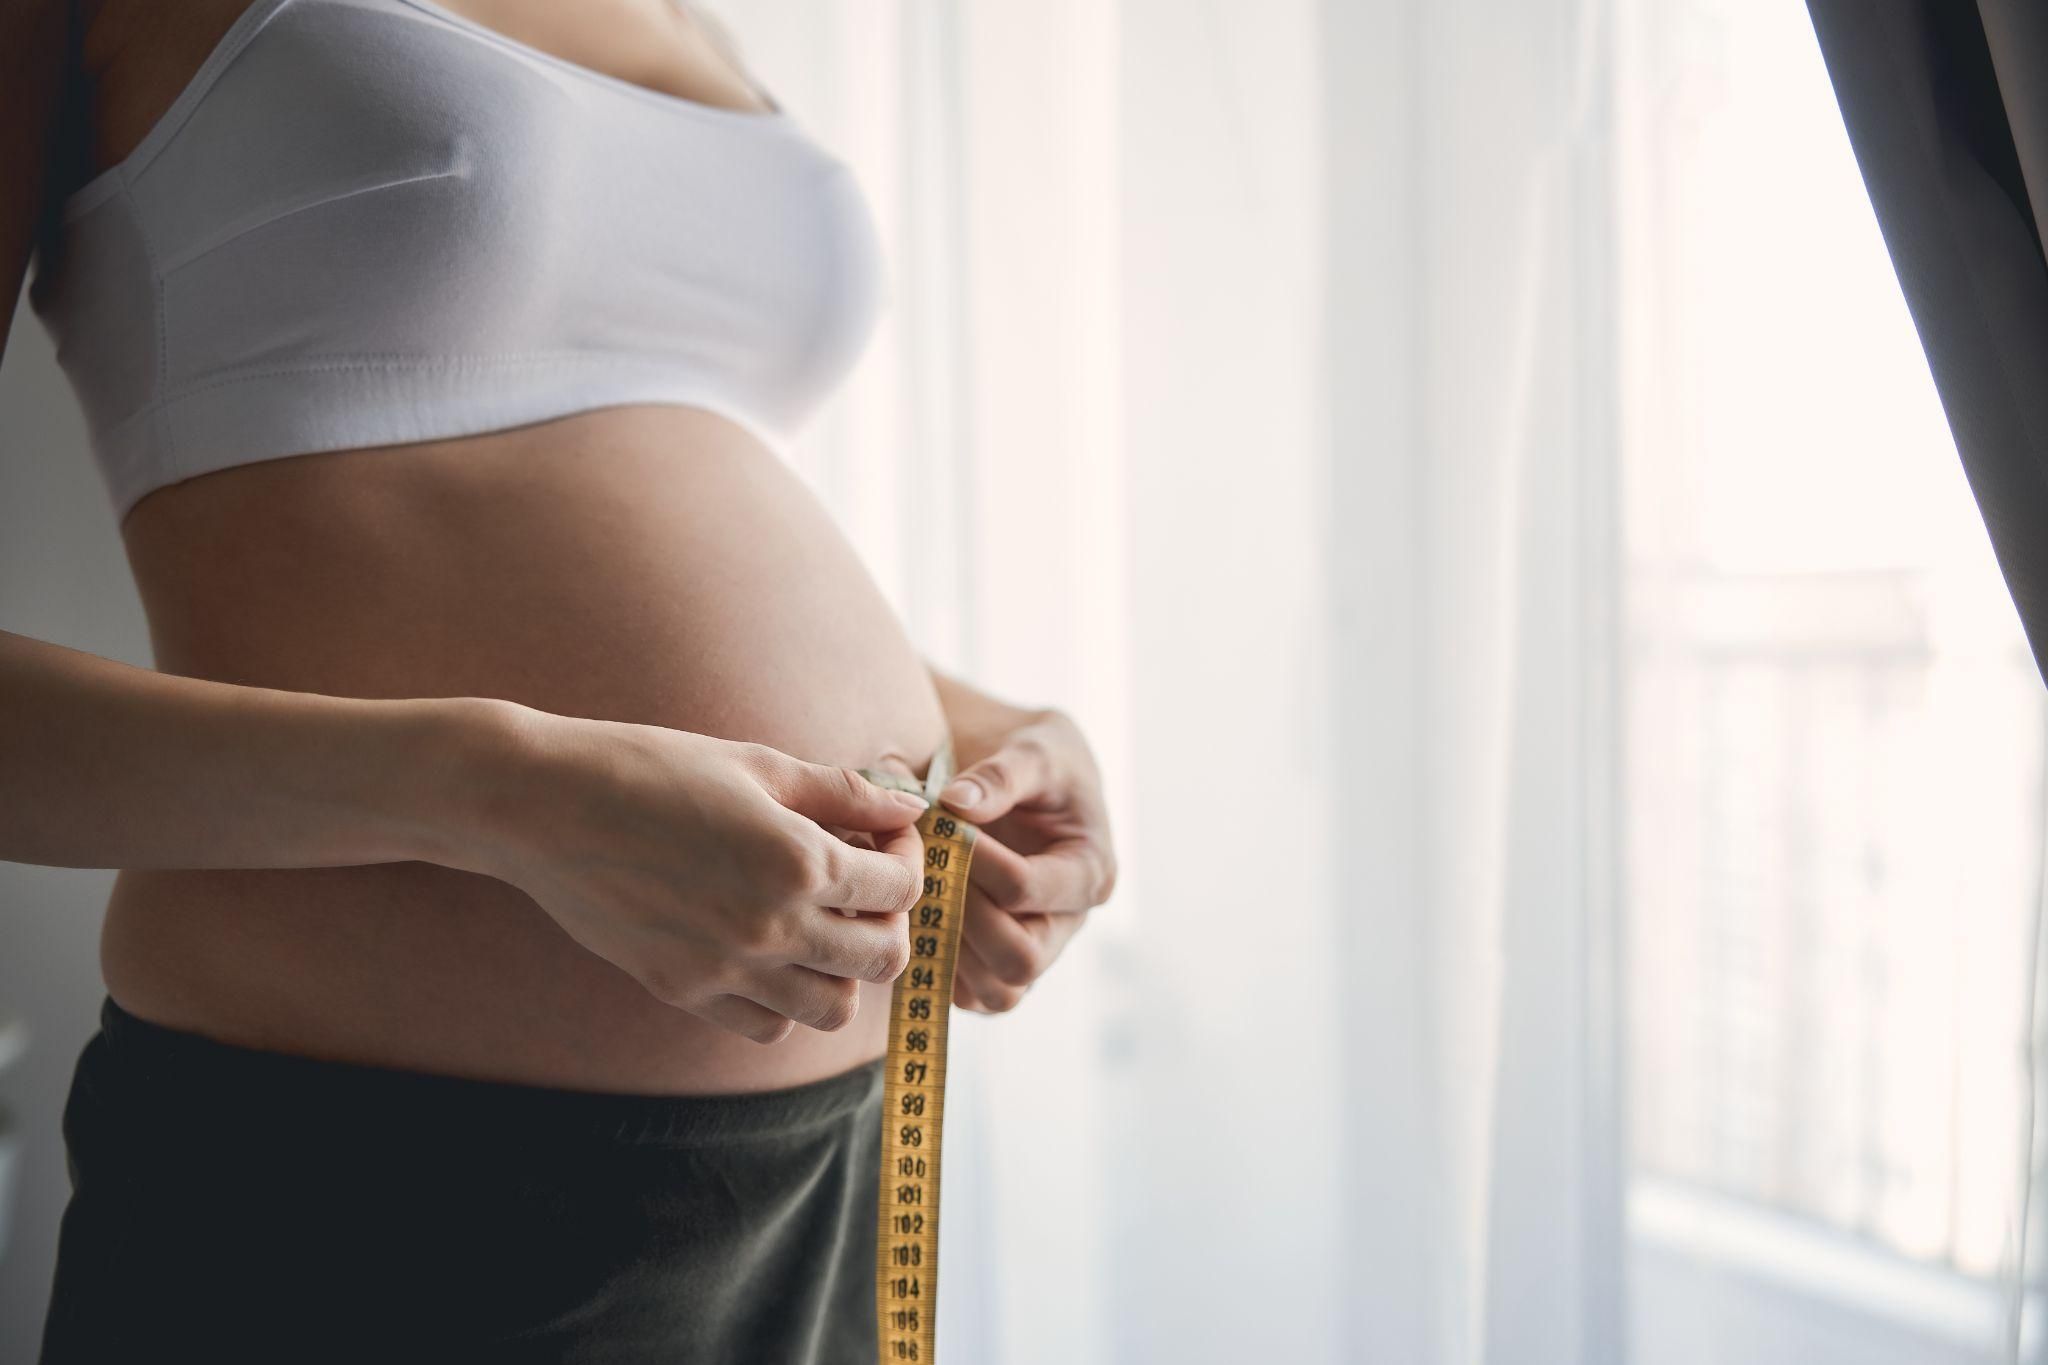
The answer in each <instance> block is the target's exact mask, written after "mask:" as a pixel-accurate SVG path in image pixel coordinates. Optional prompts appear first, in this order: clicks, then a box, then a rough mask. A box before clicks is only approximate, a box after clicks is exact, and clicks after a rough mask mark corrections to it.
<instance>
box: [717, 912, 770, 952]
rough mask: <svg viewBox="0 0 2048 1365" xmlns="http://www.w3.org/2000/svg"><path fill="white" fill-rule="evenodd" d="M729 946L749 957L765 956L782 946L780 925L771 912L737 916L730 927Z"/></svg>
mask: <svg viewBox="0 0 2048 1365" xmlns="http://www.w3.org/2000/svg"><path fill="white" fill-rule="evenodd" d="M730 940H731V944H732V946H733V947H734V948H736V949H738V950H739V951H740V952H741V953H744V954H746V955H748V956H750V957H758V956H765V955H767V954H770V953H773V952H774V951H775V950H776V949H777V948H779V947H781V946H782V925H781V921H780V919H779V917H778V916H776V915H775V914H773V913H772V912H759V913H754V914H745V915H741V916H739V917H738V918H737V919H736V920H735V921H734V923H733V925H732V930H731V934H730Z"/></svg>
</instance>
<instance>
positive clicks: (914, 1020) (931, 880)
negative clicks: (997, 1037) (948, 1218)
mask: <svg viewBox="0 0 2048 1365" xmlns="http://www.w3.org/2000/svg"><path fill="white" fill-rule="evenodd" d="M917 828H918V833H920V834H921V835H923V836H924V889H923V892H922V894H921V895H920V896H919V897H918V901H917V905H916V908H914V909H913V910H912V911H911V912H910V965H909V966H907V967H905V968H904V969H903V975H901V976H899V977H897V978H896V986H895V989H894V992H893V993H892V995H891V996H890V1000H889V1056H888V1061H887V1067H888V1070H887V1071H886V1072H885V1073H884V1076H883V1084H882V1183H881V1197H880V1204H879V1207H878V1208H877V1210H876V1215H877V1216H876V1223H875V1312H876V1316H877V1319H878V1321H877V1324H876V1326H877V1340H878V1342H879V1345H880V1351H881V1362H882V1365H898V1362H916V1365H935V1356H934V1350H933V1345H934V1342H935V1341H936V1339H937V1325H938V1324H937V1311H936V1310H937V1308H938V1296H939V1151H940V1135H941V1133H942V1131H943V1129H944V1126H945V1120H946V1026H947V1021H948V1019H949V1017H950V1015H951V1013H952V1004H953V968H954V964H955V962H956V961H957V959H958V957H959V953H960V922H961V920H962V919H964V918H965V917H966V914H967V867H968V863H969V861H970V860H971V859H972V858H973V856H974V835H975V829H974V826H973V825H970V824H968V823H967V822H966V821H964V820H962V819H960V818H959V817H958V816H956V815H952V814H949V813H947V812H945V811H943V810H941V809H940V808H939V807H938V805H936V804H934V805H933V806H932V807H931V808H930V809H929V810H927V811H926V812H925V813H924V816H923V818H921V819H920V820H919V821H918V822H917Z"/></svg>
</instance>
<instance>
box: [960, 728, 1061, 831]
mask: <svg viewBox="0 0 2048 1365" xmlns="http://www.w3.org/2000/svg"><path fill="white" fill-rule="evenodd" d="M1052 777H1053V774H1052V762H1051V760H1050V759H1049V758H1048V757H1047V755H1046V751H1045V748H1044V747H1043V746H1042V745H1040V744H1038V743H1036V742H1035V741H1033V740H1031V739H1029V738H1028V737H1018V738H1013V739H1011V740H1010V741H1009V742H1007V743H1005V744H1004V745H1003V747H1002V748H1000V749H998V750H996V751H995V752H994V753H992V754H990V755H989V756H988V757H987V758H984V759H983V760H981V762H979V763H970V764H969V765H968V766H966V767H965V768H962V769H961V770H960V771H959V772H958V773H956V774H954V776H953V780H952V781H950V782H948V783H947V784H946V786H945V789H944V790H943V791H941V792H940V793H939V800H940V801H942V802H944V803H945V804H946V805H947V806H950V807H951V808H952V809H954V810H956V811H958V812H960V814H962V815H964V816H966V817H967V818H968V819H969V820H973V821H975V822H976V823H978V824H987V823H988V822H989V821H991V820H995V819H999V818H1001V817H1002V816H1004V815H1007V814H1008V813H1009V812H1010V810H1011V809H1012V808H1014V807H1015V806H1017V805H1018V804H1020V803H1023V802H1027V801H1029V800H1031V799H1032V798H1033V797H1035V796H1038V795H1039V794H1040V793H1042V792H1044V791H1046V790H1047V789H1048V788H1049V787H1050V786H1051V785H1052Z"/></svg>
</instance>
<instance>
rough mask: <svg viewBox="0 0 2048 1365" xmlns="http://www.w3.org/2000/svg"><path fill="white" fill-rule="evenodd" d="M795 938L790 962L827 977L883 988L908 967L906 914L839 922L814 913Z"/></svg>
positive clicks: (908, 923) (871, 916) (860, 917)
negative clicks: (871, 984) (861, 982)
mask: <svg viewBox="0 0 2048 1365" xmlns="http://www.w3.org/2000/svg"><path fill="white" fill-rule="evenodd" d="M798 935H799V941H798V943H797V946H796V948H795V950H794V951H793V952H792V953H791V958H792V961H793V962H794V963H795V964H796V965H797V966H800V967H805V968H808V969H810V970H812V971H815V972H824V973H825V974H826V975H828V976H837V977H845V978H848V979H851V980H855V981H872V982H874V983H875V984H877V985H886V984H887V983H889V982H891V981H894V980H895V979H896V978H897V977H899V976H901V975H902V974H903V969H904V968H905V967H906V966H908V965H909V964H910V917H909V916H908V915H855V916H854V917H852V918H850V919H840V918H836V917H834V916H832V915H828V914H826V913H824V912H823V911H814V912H812V914H811V915H810V916H809V917H807V918H806V919H805V920H804V921H803V922H802V923H801V924H800V926H799V928H798Z"/></svg>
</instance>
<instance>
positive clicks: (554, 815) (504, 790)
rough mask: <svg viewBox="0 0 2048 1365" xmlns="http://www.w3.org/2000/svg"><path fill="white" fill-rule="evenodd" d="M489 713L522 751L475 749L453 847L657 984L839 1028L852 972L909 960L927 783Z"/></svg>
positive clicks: (651, 734)
mask: <svg viewBox="0 0 2048 1365" xmlns="http://www.w3.org/2000/svg"><path fill="white" fill-rule="evenodd" d="M498 714H499V717H500V719H501V720H504V721H509V723H510V729H511V731H512V733H513V742H512V749H513V751H514V752H516V753H518V754H519V755H520V756H521V757H520V758H519V759H517V760H515V761H514V763H513V764H512V772H511V775H510V778H509V780H507V779H506V774H505V768H504V765H502V764H496V765H486V767H485V771H486V772H493V771H494V772H495V775H496V779H497V780H495V781H493V782H492V783H491V784H490V786H491V790H489V791H487V792H485V793H484V794H483V795H482V796H481V798H480V801H479V804H478V807H477V808H478V809H479V810H481V811H482V812H483V815H482V819H481V828H480V829H477V830H473V831H471V834H470V837H469V838H468V839H466V840H464V841H463V842H464V844H465V848H466V850H467V851H466V854H465V855H464V856H462V857H461V858H459V859H458V858H451V859H450V860H449V861H451V862H453V863H455V864H456V865H460V866H465V867H467V868H468V870H471V871H477V872H483V873H486V874H487V875H490V876H494V877H497V878H499V879H500V880H502V881H505V882H509V883H511V884H512V885H513V886H516V887H518V888H519V889H520V890H522V891H524V892H526V894H527V895H529V896H531V897H532V898H533V899H534V900H535V901H537V902H538V903H539V904H540V906H541V908H542V909H543V910H545V911H547V913H548V914H549V915H550V916H552V917H553V918H554V920H555V922H556V923H557V924H559V925H561V926H562V928H563V929H564V930H566V931H567V932H568V934H569V936H570V937H571V938H574V939H575V940H576V941H577V942H578V943H580V944H582V945H583V946H584V947H586V948H588V949H590V950H591V951H592V952H594V953H596V954H597V955H598V956H600V957H602V958H604V959H605V960H607V961H608V962H611V963H612V964H613V965H615V966H617V967H619V968H620V969H622V970H623V971H625V972H626V973H627V974H628V975H630V976H632V977H633V978H634V979H635V980H637V981H638V982H639V983H640V984H641V985H642V986H644V987H646V988H647V989H648V991H650V992H652V993H653V995H654V996H655V997H656V998H657V999H659V1000H661V1001H663V1002H664V1003H666V1004H669V1005H672V1006H675V1007H676V1008H678V1009H683V1010H687V1011H689V1012H690V1013H691V1014H694V1015H697V1016H698V1017H699V1018H702V1019H706V1020H709V1021H710V1022H712V1023H715V1024H718V1025H720V1026H722V1027H724V1028H727V1029H730V1030H732V1031H733V1032H735V1033H739V1034H741V1035H743V1036H745V1037H748V1038H751V1039H753V1040H754V1041H756V1042H760V1043H773V1042H777V1041H779V1040H781V1039H782V1038H784V1037H786V1036H787V1035H788V1034H789V1032H790V1030H791V1029H792V1028H793V1027H794V1026H795V1025H796V1024H807V1025H809V1026H810V1027H812V1028H817V1029H839V1028H843V1027H845V1026H846V1025H847V1024H848V1023H850V1022H852V1020H853V1017H854V1014H855V1012H856V1010H857V1009H858V1008H859V1003H860V993H859V983H860V982H862V981H873V982H889V981H893V980H894V979H895V978H896V976H897V975H898V974H899V973H900V972H902V970H903V968H904V965H905V964H906V963H907V962H908V961H909V958H910V943H909V928H908V925H909V912H910V909H911V907H912V906H913V905H914V904H915V903H916V900H917V896H918V893H919V891H920V890H921V889H922V885H923V872H922V869H923V855H924V849H923V843H922V840H921V839H920V837H919V835H918V832H917V829H916V821H917V818H918V816H919V815H921V814H922V813H923V811H924V809H925V802H924V799H923V798H922V797H918V796H913V795H910V794H908V793H904V792H898V791H892V790H890V789H888V788H885V787H882V786H879V785H877V784H875V783H872V782H869V781H868V780H867V779H866V778H864V777H862V776H861V775H860V774H859V773H858V772H857V771H856V770H854V769H852V768H842V767H831V766H827V765H821V764H816V763H807V762H804V761H803V760H801V759H797V758H792V757H791V756H789V755H788V754H785V753H782V752H780V751H779V750H776V749H773V748H770V747H768V746H767V745H762V744H746V743H735V742H733V741H730V740H723V739H716V738H713V737H711V736H708V735H700V734H693V733H690V732H688V731H683V730H669V729H664V728H662V727H659V726H652V725H631V724H623V723H618V722H612V721H596V720H581V719H575V718H571V717H565V716H556V715H552V714H549V713H546V712H541V711H534V710H529V709H528V708H525V707H516V708H510V707H503V708H500V710H499V712H498ZM501 733H502V730H501ZM826 825H831V826H836V827H839V828H842V829H846V830H858V831H863V832H866V833H869V834H871V835H872V836H873V839H874V843H875V845H876V847H875V849H873V850H869V849H865V848H859V847H855V846H854V845H853V844H852V843H850V842H848V841H847V840H846V839H844V838H841V837H839V836H838V835H837V834H835V833H833V832H832V831H831V830H828V829H826V828H825V826H826Z"/></svg>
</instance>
